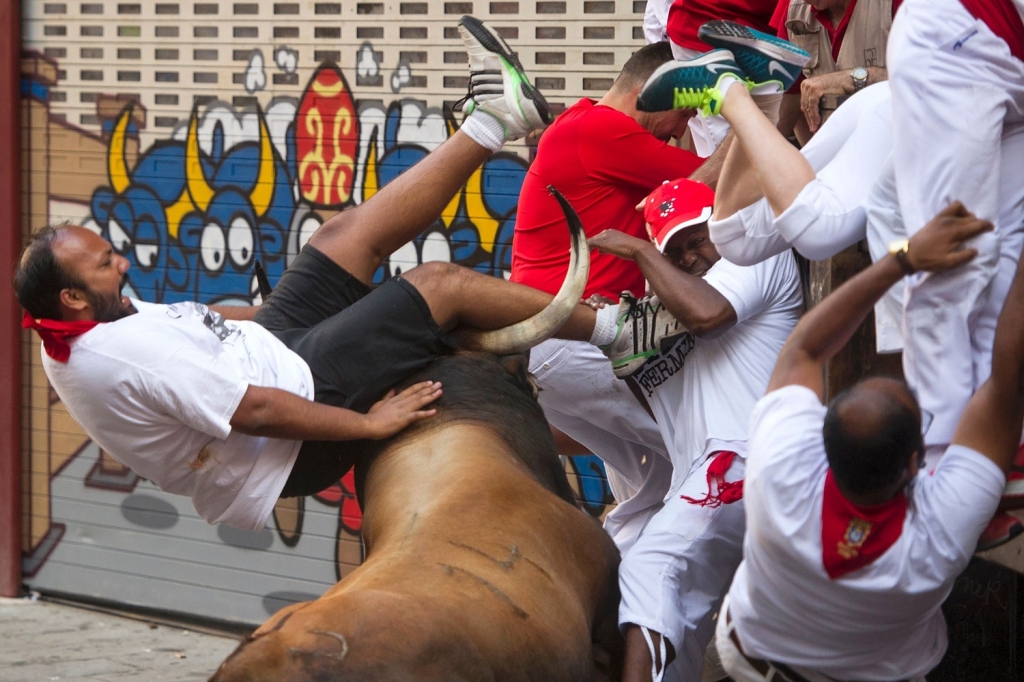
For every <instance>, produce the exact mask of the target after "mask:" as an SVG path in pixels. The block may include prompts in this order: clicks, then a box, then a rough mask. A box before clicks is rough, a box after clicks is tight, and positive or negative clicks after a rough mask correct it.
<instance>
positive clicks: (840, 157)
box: [775, 83, 892, 260]
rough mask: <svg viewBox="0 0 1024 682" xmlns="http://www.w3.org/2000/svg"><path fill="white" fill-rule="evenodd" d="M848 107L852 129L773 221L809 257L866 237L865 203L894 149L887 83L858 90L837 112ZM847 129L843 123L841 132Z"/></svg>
mask: <svg viewBox="0 0 1024 682" xmlns="http://www.w3.org/2000/svg"><path fill="white" fill-rule="evenodd" d="M862 95H865V96H866V97H862ZM850 105H857V107H858V109H857V113H859V116H858V118H857V125H856V127H855V128H854V129H853V131H852V132H851V133H850V134H849V135H848V137H847V138H846V140H845V142H844V144H843V145H842V147H840V149H839V150H838V151H837V152H836V154H835V156H834V157H833V158H832V160H831V161H829V162H828V164H827V165H826V166H825V167H824V168H822V169H821V170H820V171H818V174H817V177H816V178H815V179H814V180H812V181H811V182H809V183H808V184H807V186H805V187H804V188H803V190H802V191H801V192H800V194H798V195H797V197H796V199H795V200H794V201H793V203H792V204H791V205H790V207H789V208H787V209H786V210H785V211H783V212H782V214H781V215H779V217H778V218H776V219H775V229H776V231H778V233H779V234H781V235H782V237H783V238H784V239H785V240H786V241H788V242H789V243H790V244H792V245H793V246H794V247H796V250H797V251H799V252H800V253H801V254H802V255H803V256H804V257H805V258H809V259H811V260H824V259H825V258H829V257H831V256H834V255H835V254H837V253H839V252H840V251H842V250H843V249H845V248H846V247H848V246H850V245H851V244H856V243H857V242H858V241H860V240H861V239H863V238H864V234H865V223H866V215H865V213H864V201H865V200H866V199H867V196H868V193H869V192H870V191H871V189H872V188H873V187H874V186H875V182H876V181H877V179H878V176H879V173H880V172H881V170H882V168H883V166H884V165H885V162H886V160H887V159H888V158H889V156H890V154H891V153H892V108H891V107H892V105H891V95H890V92H889V89H888V87H886V86H885V84H884V83H879V84H878V85H876V86H872V87H870V88H867V89H865V90H863V91H861V92H860V93H858V94H857V95H855V96H853V97H851V98H850V101H849V102H847V103H845V104H843V106H841V107H839V109H838V110H837V111H836V114H838V113H839V112H841V111H842V110H843V109H844V107H847V106H850ZM831 122H832V119H831V118H830V119H829V120H828V122H827V123H826V125H825V126H823V127H822V129H821V131H820V132H819V135H820V134H822V133H825V132H826V128H827V124H828V123H831ZM847 128H848V126H844V130H843V132H845V129H847ZM817 137H818V135H815V137H814V138H812V142H813V140H814V139H816V138H817ZM808 146H810V145H808ZM813 151H814V150H812V152H813Z"/></svg>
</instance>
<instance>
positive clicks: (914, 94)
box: [887, 0, 1024, 445]
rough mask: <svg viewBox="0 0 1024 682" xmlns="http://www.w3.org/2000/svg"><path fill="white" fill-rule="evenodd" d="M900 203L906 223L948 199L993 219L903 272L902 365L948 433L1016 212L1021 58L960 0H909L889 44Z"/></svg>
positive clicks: (1011, 255)
mask: <svg viewBox="0 0 1024 682" xmlns="http://www.w3.org/2000/svg"><path fill="white" fill-rule="evenodd" d="M887 61H888V69H889V78H890V82H891V87H892V93H893V94H892V97H893V105H892V106H893V124H894V126H893V127H894V162H895V173H896V185H897V187H898V193H899V207H900V211H901V213H902V216H903V220H904V223H905V224H906V228H907V231H908V233H909V234H911V235H913V234H915V233H916V232H917V231H918V230H920V229H921V228H922V227H923V226H924V225H925V224H926V223H927V222H928V221H929V220H931V218H932V217H933V216H935V214H937V213H938V212H939V211H940V210H942V209H943V208H944V207H945V206H946V205H948V204H949V203H950V202H951V201H954V200H960V201H962V202H963V203H964V205H965V206H966V207H967V209H968V210H970V211H972V212H973V213H975V214H976V215H978V216H979V217H981V218H985V219H987V220H991V221H993V222H994V223H995V225H996V230H995V231H994V232H991V233H988V234H984V235H981V236H979V237H977V238H975V239H974V240H972V241H971V243H970V244H969V245H970V246H972V247H973V248H976V249H978V256H977V258H975V259H974V260H972V261H971V262H970V263H968V264H967V265H965V266H963V267H961V268H957V269H956V270H953V271H950V272H946V273H938V274H920V275H917V276H915V277H913V278H911V279H910V280H909V281H908V291H907V299H906V306H905V316H904V336H905V338H906V339H907V347H906V352H905V353H904V363H903V364H904V373H905V375H906V377H907V381H908V382H909V383H910V385H911V386H912V387H914V388H915V389H916V390H917V392H918V395H919V397H920V400H921V406H922V408H923V409H926V410H928V411H929V412H931V413H932V415H933V416H934V420H933V422H932V426H931V428H930V429H929V431H928V433H927V434H926V435H925V442H926V443H927V444H928V445H944V444H947V443H949V442H950V440H951V439H952V436H953V431H954V429H955V428H956V424H957V422H958V421H959V419H960V414H961V413H962V412H963V409H964V407H965V406H966V404H967V401H968V400H969V399H970V396H971V395H972V394H973V393H974V390H975V389H976V388H977V387H978V386H979V385H980V384H981V383H982V382H984V381H985V379H987V378H988V374H989V371H990V362H991V358H990V356H991V351H992V337H993V334H994V330H995V322H996V319H997V318H998V314H999V311H1000V310H1001V308H1002V303H1003V301H1004V300H1005V296H1006V290H1007V287H1008V285H1009V282H1010V281H1011V280H1012V271H1011V268H1012V267H1015V265H1016V260H1017V259H1018V258H1019V255H1020V240H1019V236H1018V235H1019V232H1020V231H1021V229H1022V221H1024V205H1022V204H1021V201H1020V198H1021V189H1022V188H1024V166H1022V159H1024V157H1022V156H1021V153H1022V151H1024V147H1022V146H1021V137H1020V129H1021V127H1022V126H1024V63H1022V62H1021V61H1020V60H1018V59H1016V58H1014V57H1013V56H1012V55H1010V51H1009V48H1008V47H1007V45H1006V43H1005V42H1003V40H1002V39H1000V38H998V37H997V36H996V35H995V34H993V33H992V32H991V31H990V30H989V29H988V27H987V26H985V24H984V23H983V22H981V21H978V20H976V19H974V18H973V17H972V16H971V15H970V14H969V13H968V12H967V11H966V10H965V9H964V8H963V6H962V5H961V4H960V2H959V1H958V0H907V1H906V2H904V3H903V5H902V7H901V8H900V11H899V13H898V15H897V17H896V20H895V21H894V22H893V27H892V33H891V34H890V37H889V45H888V50H887Z"/></svg>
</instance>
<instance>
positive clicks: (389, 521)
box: [363, 423, 539, 547]
mask: <svg viewBox="0 0 1024 682" xmlns="http://www.w3.org/2000/svg"><path fill="white" fill-rule="evenodd" d="M529 481H533V478H532V476H531V475H530V474H529V473H528V472H527V471H526V468H525V467H524V466H522V465H521V464H520V463H519V462H518V461H517V460H516V458H515V456H514V455H513V454H512V453H511V452H510V451H509V449H508V447H507V446H506V445H505V443H504V442H503V441H502V440H501V439H499V438H498V437H497V436H495V435H494V433H493V432H492V431H490V430H489V429H487V428H486V427H483V426H479V425H475V424H457V423H456V424H447V425H445V426H443V427H441V428H438V429H436V430H430V431H426V432H423V433H419V434H417V435H415V436H414V437H412V438H410V439H408V440H404V441H402V442H399V443H397V444H396V445H394V446H392V447H389V448H388V449H387V450H385V451H383V452H382V453H380V455H379V456H378V457H377V458H376V460H375V461H374V463H373V466H372V467H371V468H370V471H369V474H368V475H367V480H366V487H365V501H366V509H365V510H364V522H363V536H364V538H365V539H366V540H367V543H368V545H370V546H371V547H380V546H381V545H382V544H385V543H387V542H389V541H391V540H392V539H394V537H393V536H394V535H395V534H405V533H406V532H407V531H408V530H410V528H409V526H407V525H405V523H403V521H404V522H407V523H409V524H415V525H416V526H417V527H418V528H424V527H425V526H426V527H430V526H431V524H432V523H434V522H442V523H457V522H459V521H460V518H458V517H463V516H464V514H466V513H467V511H468V510H470V509H472V510H475V513H474V514H473V516H474V517H476V519H479V518H482V516H481V515H484V514H486V512H487V511H488V509H487V507H491V508H494V509H496V510H499V514H498V516H497V518H501V514H500V510H501V509H506V510H507V509H509V508H511V507H512V506H514V500H515V497H516V495H517V494H521V493H522V492H523V488H524V487H526V486H528V485H529V483H528V482H529ZM534 485H538V484H536V482H535V481H534ZM538 487H539V485H538ZM385 519H386V523H384V522H382V520H385ZM400 520H401V521H400ZM396 522H397V523H396Z"/></svg>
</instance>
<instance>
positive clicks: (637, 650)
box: [622, 623, 675, 682]
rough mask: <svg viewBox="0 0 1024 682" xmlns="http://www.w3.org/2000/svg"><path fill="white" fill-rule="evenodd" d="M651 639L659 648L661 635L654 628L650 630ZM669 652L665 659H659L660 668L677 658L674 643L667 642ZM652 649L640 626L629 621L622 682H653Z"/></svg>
mask: <svg viewBox="0 0 1024 682" xmlns="http://www.w3.org/2000/svg"><path fill="white" fill-rule="evenodd" d="M648 632H649V633H650V635H651V640H652V641H653V642H654V648H655V650H657V649H659V648H660V647H659V644H660V642H661V635H660V634H659V633H657V632H654V631H653V630H648ZM665 647H666V650H667V654H666V656H665V660H664V661H659V664H660V665H658V670H664V669H665V667H666V666H668V664H669V663H671V662H672V660H673V659H674V658H675V650H674V649H673V648H672V644H671V643H669V642H667V641H666V642H665ZM652 664H653V661H652V660H651V650H650V648H649V647H648V646H647V642H646V641H644V634H643V632H642V631H641V630H640V627H639V626H637V625H633V624H632V623H629V624H628V625H626V654H625V661H624V662H623V665H622V682H651V670H652V667H653V666H652Z"/></svg>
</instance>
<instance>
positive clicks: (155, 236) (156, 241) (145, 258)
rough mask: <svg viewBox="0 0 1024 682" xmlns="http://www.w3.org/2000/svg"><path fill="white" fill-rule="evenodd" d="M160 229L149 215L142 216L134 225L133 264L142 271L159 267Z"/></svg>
mask: <svg viewBox="0 0 1024 682" xmlns="http://www.w3.org/2000/svg"><path fill="white" fill-rule="evenodd" d="M159 258H160V229H159V228H158V227H157V225H156V223H155V222H154V220H153V217H152V216H150V215H143V216H140V217H139V218H137V219H136V223H135V262H136V263H138V265H139V267H140V268H142V269H143V270H147V271H148V270H152V269H153V268H155V267H156V266H157V265H159Z"/></svg>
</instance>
